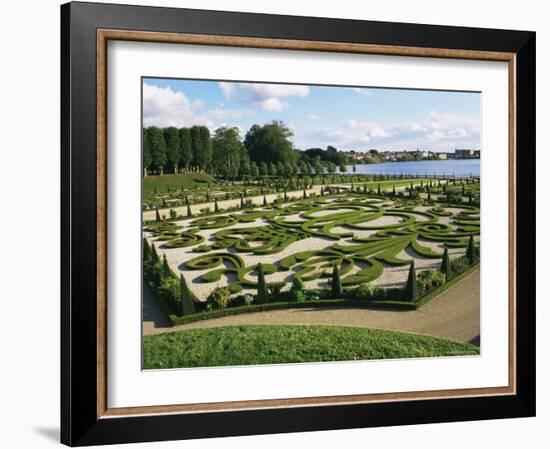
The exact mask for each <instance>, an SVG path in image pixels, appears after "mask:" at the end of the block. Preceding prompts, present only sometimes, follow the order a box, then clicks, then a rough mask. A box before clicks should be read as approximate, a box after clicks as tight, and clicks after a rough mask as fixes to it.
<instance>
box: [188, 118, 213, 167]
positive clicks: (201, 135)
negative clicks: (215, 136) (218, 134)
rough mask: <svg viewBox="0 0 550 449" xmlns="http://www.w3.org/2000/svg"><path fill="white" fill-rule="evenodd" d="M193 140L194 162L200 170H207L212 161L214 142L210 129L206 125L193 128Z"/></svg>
mask: <svg viewBox="0 0 550 449" xmlns="http://www.w3.org/2000/svg"><path fill="white" fill-rule="evenodd" d="M191 142H192V145H193V164H194V165H195V166H196V168H197V169H198V170H199V171H204V170H207V169H208V168H209V166H210V162H211V161H212V142H211V140H210V131H209V130H208V128H207V127H206V126H193V127H192V128H191Z"/></svg>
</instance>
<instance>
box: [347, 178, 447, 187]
mask: <svg viewBox="0 0 550 449" xmlns="http://www.w3.org/2000/svg"><path fill="white" fill-rule="evenodd" d="M430 181H432V183H435V184H437V179H403V180H401V179H398V180H395V179H390V180H388V181H369V182H359V183H356V184H357V185H361V186H362V185H364V184H366V185H367V187H368V188H369V189H377V188H378V184H380V188H381V189H382V190H390V189H392V188H393V186H395V188H396V189H399V188H400V187H409V186H410V185H411V183H412V185H413V186H419V185H420V184H422V183H424V184H428V183H429V182H430Z"/></svg>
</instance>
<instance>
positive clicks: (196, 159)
mask: <svg viewBox="0 0 550 449" xmlns="http://www.w3.org/2000/svg"><path fill="white" fill-rule="evenodd" d="M292 135H293V134H292V131H291V130H290V129H289V128H287V127H286V126H285V125H284V123H283V122H277V121H273V122H271V123H267V124H265V125H263V126H260V125H252V127H251V128H250V129H249V130H248V132H247V133H246V136H245V138H244V141H243V140H241V138H240V136H239V130H238V128H235V127H229V126H222V127H220V128H218V129H216V130H215V131H214V134H213V135H212V136H211V134H210V131H209V129H208V128H207V127H205V126H193V127H191V128H180V129H178V128H175V127H168V128H158V127H156V126H151V127H149V128H144V129H143V167H144V176H147V175H148V174H150V173H156V174H164V173H180V172H190V171H208V172H209V173H211V174H215V175H219V176H222V177H225V178H229V179H230V178H233V179H234V178H236V177H238V176H245V175H249V176H279V177H290V176H295V175H296V174H298V173H300V174H307V175H310V174H316V175H319V174H322V173H329V174H331V173H335V172H336V171H337V170H339V171H340V172H341V173H344V172H345V171H346V164H348V162H349V161H348V160H347V156H346V155H345V154H344V153H341V152H339V151H338V150H337V149H336V148H334V147H331V146H329V147H328V148H327V150H326V151H325V150H321V149H311V150H306V151H304V152H303V151H299V150H296V149H294V147H293V143H292V140H291V138H292Z"/></svg>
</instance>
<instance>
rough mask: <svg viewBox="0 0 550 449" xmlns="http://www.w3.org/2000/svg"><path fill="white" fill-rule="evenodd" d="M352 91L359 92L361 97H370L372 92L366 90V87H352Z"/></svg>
mask: <svg viewBox="0 0 550 449" xmlns="http://www.w3.org/2000/svg"><path fill="white" fill-rule="evenodd" d="M351 90H353V91H354V92H357V93H358V94H359V95H364V96H366V97H367V96H369V95H370V92H369V90H368V89H365V88H364V87H352V88H351Z"/></svg>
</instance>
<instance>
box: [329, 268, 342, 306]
mask: <svg viewBox="0 0 550 449" xmlns="http://www.w3.org/2000/svg"><path fill="white" fill-rule="evenodd" d="M330 286H331V295H332V297H333V298H341V297H342V282H341V281H340V269H339V267H338V264H334V267H333V268H332V280H331V283H330Z"/></svg>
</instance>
